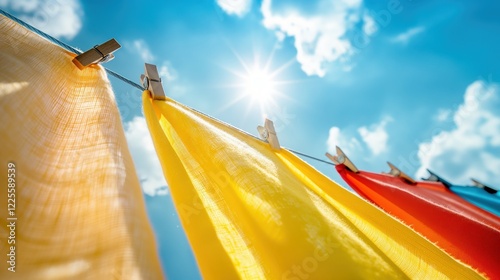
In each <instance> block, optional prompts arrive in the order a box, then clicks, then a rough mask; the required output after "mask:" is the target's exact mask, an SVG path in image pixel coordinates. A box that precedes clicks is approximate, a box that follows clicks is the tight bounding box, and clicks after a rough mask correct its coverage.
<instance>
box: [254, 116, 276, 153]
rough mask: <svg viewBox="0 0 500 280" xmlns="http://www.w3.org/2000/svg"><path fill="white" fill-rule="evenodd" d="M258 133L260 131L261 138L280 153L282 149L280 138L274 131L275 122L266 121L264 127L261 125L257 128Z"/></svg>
mask: <svg viewBox="0 0 500 280" xmlns="http://www.w3.org/2000/svg"><path fill="white" fill-rule="evenodd" d="M257 131H259V135H260V137H261V138H262V139H264V140H265V141H266V142H268V143H269V145H271V148H272V149H273V150H275V151H279V150H280V149H281V147H280V142H279V141H278V136H277V135H276V130H275V129H274V124H273V121H271V120H269V119H266V121H265V122H264V126H261V125H259V126H258V127H257Z"/></svg>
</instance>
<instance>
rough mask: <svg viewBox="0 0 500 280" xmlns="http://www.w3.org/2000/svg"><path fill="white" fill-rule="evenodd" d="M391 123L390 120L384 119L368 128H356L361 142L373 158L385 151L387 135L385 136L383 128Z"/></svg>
mask: <svg viewBox="0 0 500 280" xmlns="http://www.w3.org/2000/svg"><path fill="white" fill-rule="evenodd" d="M391 121H392V118H390V117H386V118H384V119H382V121H381V122H380V123H377V124H373V125H371V126H370V127H369V128H368V127H366V126H363V127H360V128H358V133H359V134H360V135H361V138H362V140H363V142H365V144H366V145H367V146H368V148H369V149H370V150H371V151H372V153H373V155H375V156H377V155H379V154H381V153H383V152H385V151H386V150H387V141H388V140H389V134H387V131H386V129H385V127H386V125H387V123H389V122H391Z"/></svg>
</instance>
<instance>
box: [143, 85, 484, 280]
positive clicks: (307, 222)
mask: <svg viewBox="0 0 500 280" xmlns="http://www.w3.org/2000/svg"><path fill="white" fill-rule="evenodd" d="M143 105H144V113H145V117H146V121H147V124H148V128H149V130H150V133H151V135H152V138H153V142H154V145H155V149H156V151H157V154H158V156H159V158H160V162H161V164H162V168H163V172H164V174H165V177H166V179H167V181H168V185H169V188H170V191H171V194H172V198H173V201H174V203H175V206H176V208H177V211H178V213H179V218H180V220H181V223H182V226H183V228H184V230H185V232H186V235H187V237H188V240H189V242H190V244H191V247H192V249H193V252H194V255H195V258H196V260H197V263H198V266H199V269H200V273H201V275H202V277H203V278H204V279H236V278H240V279H254V277H258V278H259V279H307V278H310V279H328V278H331V277H332V275H333V276H334V277H336V278H344V279H346V278H361V279H389V278H390V279H394V278H398V279H401V278H427V279H447V278H457V279H464V278H467V279H480V278H481V277H480V275H478V274H477V273H476V272H475V271H473V270H472V269H470V268H469V267H467V266H465V265H463V264H462V263H460V262H457V261H456V260H455V259H453V258H451V257H450V256H449V255H447V254H446V253H444V252H443V251H442V250H440V249H439V248H437V247H436V246H435V245H434V244H432V243H430V242H429V241H427V240H426V239H424V238H422V236H420V235H418V234H416V233H415V232H414V231H413V230H411V229H410V228H408V227H406V226H405V225H403V224H402V223H400V222H399V221H397V220H395V219H394V218H392V217H390V216H388V215H387V214H385V213H384V212H383V211H381V210H380V209H378V208H377V207H375V206H373V205H371V204H369V203H367V202H366V201H364V200H362V199H361V198H359V197H358V196H356V195H354V194H353V193H351V192H349V191H347V190H345V189H344V188H342V187H341V186H339V185H338V184H336V183H334V182H332V181H331V180H329V179H328V178H326V177H325V176H324V175H322V174H321V173H319V172H318V171H317V170H315V169H314V168H312V167H311V166H309V165H308V164H307V163H305V162H304V161H302V160H301V159H299V158H297V157H296V156H294V155H293V154H291V153H290V152H289V151H287V150H285V149H282V150H280V151H273V150H272V149H271V148H270V146H269V145H268V143H265V142H263V141H260V140H258V139H256V138H254V137H252V136H250V135H247V134H245V133H242V132H239V131H237V130H236V129H234V128H232V127H229V126H228V125H226V124H223V123H220V122H218V121H217V120H214V119H211V118H209V117H207V116H204V115H202V114H199V113H197V112H195V111H193V110H191V109H189V108H187V107H185V106H183V105H182V104H179V103H177V102H175V101H173V100H171V99H168V98H167V100H166V101H153V100H151V98H150V95H149V92H148V91H145V92H144V93H143ZM266 167H269V168H270V170H271V171H269V170H267V169H266ZM417 252H418V254H417Z"/></svg>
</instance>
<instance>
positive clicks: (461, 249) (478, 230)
mask: <svg viewBox="0 0 500 280" xmlns="http://www.w3.org/2000/svg"><path fill="white" fill-rule="evenodd" d="M336 168H337V171H338V172H339V174H340V175H341V176H342V178H343V179H344V180H345V181H346V182H347V183H348V184H349V186H351V188H353V189H354V190H355V191H356V192H358V193H359V194H360V195H361V196H363V197H365V198H366V199H368V200H370V201H372V202H373V203H375V204H376V205H378V206H380V207H381V208H382V209H384V210H386V211H387V212H388V213H390V214H391V215H393V216H395V217H397V218H399V219H401V220H402V221H403V222H405V223H406V224H407V225H409V226H411V227H412V228H414V229H415V230H416V231H418V232H420V233H421V234H422V235H424V236H426V237H427V238H428V239H429V240H430V241H432V242H435V243H436V244H437V245H438V246H439V247H441V248H443V249H444V250H445V251H447V252H448V253H450V254H451V255H452V256H454V257H455V258H457V259H459V260H461V261H463V262H465V263H468V264H470V265H471V266H472V267H474V268H476V269H478V270H479V271H481V272H483V273H485V274H487V275H488V276H489V277H491V278H493V279H495V278H499V277H500V265H499V264H498V256H499V254H500V219H499V218H498V217H496V216H495V215H493V214H491V213H489V212H487V211H484V210H483V209H481V208H479V207H476V206H474V205H472V204H470V203H467V202H466V201H464V200H463V199H462V198H460V197H459V196H457V195H455V194H454V193H452V192H451V191H450V190H448V189H447V188H446V187H444V186H443V185H442V184H441V183H436V182H417V184H415V185H411V184H409V183H407V182H405V181H403V180H402V179H400V178H398V177H394V176H391V175H388V174H376V173H370V172H364V171H360V172H359V173H354V172H352V171H350V170H348V169H347V168H346V167H345V166H344V165H338V166H337V167H336Z"/></svg>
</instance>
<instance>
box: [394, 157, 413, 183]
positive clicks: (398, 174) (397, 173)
mask: <svg viewBox="0 0 500 280" xmlns="http://www.w3.org/2000/svg"><path fill="white" fill-rule="evenodd" d="M387 164H388V165H389V167H390V168H391V170H390V171H389V174H391V175H392V176H394V177H399V178H401V179H403V180H406V181H408V182H409V183H411V184H416V183H417V182H415V180H413V178H412V177H410V176H408V174H406V173H404V172H403V171H401V170H399V168H397V167H396V166H395V165H394V164H392V163H390V162H387Z"/></svg>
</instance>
